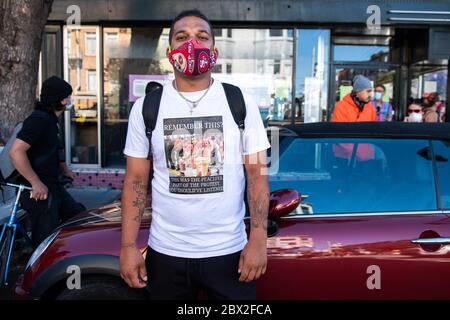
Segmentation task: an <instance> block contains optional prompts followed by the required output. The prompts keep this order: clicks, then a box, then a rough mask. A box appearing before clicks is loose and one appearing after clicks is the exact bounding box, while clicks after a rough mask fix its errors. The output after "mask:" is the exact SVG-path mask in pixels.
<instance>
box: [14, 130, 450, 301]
mask: <svg viewBox="0 0 450 320" xmlns="http://www.w3.org/2000/svg"><path fill="white" fill-rule="evenodd" d="M269 133H270V138H271V142H272V148H271V150H270V170H269V182H270V188H271V191H272V195H271V204H270V217H269V228H268V236H269V237H268V241H267V248H268V267H267V272H266V274H265V275H264V276H263V277H262V278H261V279H259V280H258V282H257V295H258V298H259V299H449V298H450V272H449V270H450V252H449V248H450V246H449V245H450V217H449V214H450V161H449V159H450V124H425V123H423V124H413V123H352V124H349V123H319V124H302V125H293V126H287V127H282V128H269ZM120 217H121V207H120V203H113V204H111V205H108V206H105V207H102V208H99V209H96V210H92V211H88V212H85V213H83V214H81V215H79V216H77V217H76V218H75V219H73V220H72V221H70V222H68V223H66V224H65V225H63V226H61V227H60V228H58V229H57V230H55V231H54V232H53V234H52V235H50V236H49V237H48V238H47V239H46V240H45V241H44V242H43V243H42V244H41V245H40V246H39V248H37V249H36V250H35V252H34V253H33V255H32V257H31V258H30V261H29V262H28V265H27V266H26V270H25V272H24V274H23V275H22V276H21V277H20V279H19V280H18V281H17V284H16V288H15V293H16V296H17V297H18V298H20V299H102V298H105V299H113V298H117V299H140V298H145V295H146V292H145V291H143V290H135V289H130V288H128V287H127V286H126V284H125V283H124V282H123V281H122V280H121V278H120V276H119V262H118V254H119V246H120V233H121V226H120ZM150 219H151V214H150V212H148V217H147V219H146V220H145V222H144V223H143V225H142V227H141V230H140V233H139V240H138V241H139V246H140V247H141V248H142V252H143V254H145V252H144V250H145V248H146V244H147V236H148V228H149V224H150ZM73 266H76V267H77V268H79V270H80V271H81V289H69V288H68V286H67V281H68V278H69V277H70V276H71V274H72V273H71V272H72V270H73ZM149 281H151V279H149Z"/></svg>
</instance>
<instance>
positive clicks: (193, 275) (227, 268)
mask: <svg viewBox="0 0 450 320" xmlns="http://www.w3.org/2000/svg"><path fill="white" fill-rule="evenodd" d="M240 255H241V252H240V251H239V252H236V253H233V254H229V255H224V256H218V257H211V258H195V259H191V258H178V257H172V256H168V255H165V254H162V253H159V252H156V251H155V250H153V249H151V248H150V247H148V251H147V256H146V259H145V264H146V267H147V277H148V285H147V290H148V291H149V292H150V299H152V300H195V299H196V298H198V297H199V295H200V296H201V293H206V295H207V298H208V299H212V300H255V299H256V281H251V282H240V281H239V276H240V275H239V273H238V266H239V258H240Z"/></svg>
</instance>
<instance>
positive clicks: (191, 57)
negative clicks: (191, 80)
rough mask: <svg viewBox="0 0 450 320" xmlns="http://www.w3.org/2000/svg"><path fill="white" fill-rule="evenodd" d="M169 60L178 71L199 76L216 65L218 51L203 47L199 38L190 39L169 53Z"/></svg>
mask: <svg viewBox="0 0 450 320" xmlns="http://www.w3.org/2000/svg"><path fill="white" fill-rule="evenodd" d="M169 61H170V63H171V64H172V65H173V66H174V68H175V69H176V70H177V71H178V72H181V73H184V74H185V75H186V76H198V75H200V74H203V73H205V72H208V71H209V70H211V69H212V68H213V67H214V65H215V64H216V61H217V51H216V50H213V51H211V50H210V49H208V48H205V47H203V46H202V45H201V44H200V42H199V41H198V40H189V41H187V42H185V43H184V44H183V45H182V46H181V47H179V48H178V49H174V50H172V51H171V52H170V53H169Z"/></svg>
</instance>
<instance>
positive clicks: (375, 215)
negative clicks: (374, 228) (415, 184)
mask: <svg viewBox="0 0 450 320" xmlns="http://www.w3.org/2000/svg"><path fill="white" fill-rule="evenodd" d="M443 213H444V212H443V211H440V210H435V211H398V212H376V213H342V214H339V213H332V214H310V215H297V216H286V217H281V219H286V220H290V219H308V218H309V219H311V218H312V219H314V218H342V217H377V216H407V215H439V214H443Z"/></svg>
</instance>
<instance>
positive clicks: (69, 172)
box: [60, 162, 76, 180]
mask: <svg viewBox="0 0 450 320" xmlns="http://www.w3.org/2000/svg"><path fill="white" fill-rule="evenodd" d="M60 167H61V171H62V174H63V175H65V176H66V177H69V178H70V179H72V180H75V178H76V175H75V173H73V172H72V170H70V168H69V167H68V166H67V164H66V163H65V162H60Z"/></svg>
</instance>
